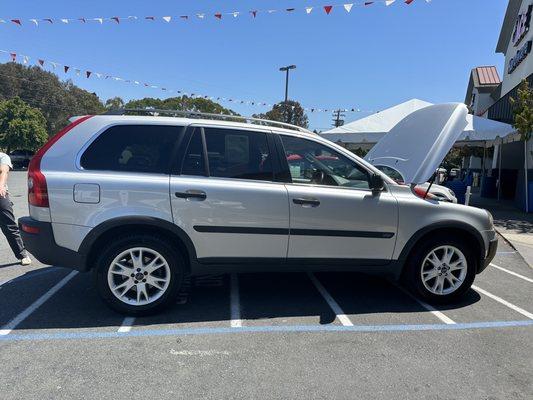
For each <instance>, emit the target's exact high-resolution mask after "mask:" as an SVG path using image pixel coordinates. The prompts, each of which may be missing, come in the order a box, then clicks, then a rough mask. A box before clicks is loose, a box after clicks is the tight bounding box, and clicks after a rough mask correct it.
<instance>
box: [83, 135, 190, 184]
mask: <svg viewBox="0 0 533 400" xmlns="http://www.w3.org/2000/svg"><path fill="white" fill-rule="evenodd" d="M181 131H182V130H181V128H180V127H176V126H163V125H119V126H113V127H111V128H109V129H108V130H106V131H105V132H103V133H102V134H101V135H100V136H99V137H98V138H97V139H96V140H95V141H94V142H93V143H91V145H90V146H89V148H88V149H87V150H86V151H85V153H83V155H82V157H81V161H80V163H81V166H82V168H84V169H87V170H99V171H119V172H147V173H158V174H163V173H167V172H168V165H169V161H170V157H171V153H172V150H173V148H174V144H175V143H176V141H177V139H178V137H179V135H180V134H181Z"/></svg>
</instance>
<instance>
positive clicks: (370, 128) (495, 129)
mask: <svg viewBox="0 0 533 400" xmlns="http://www.w3.org/2000/svg"><path fill="white" fill-rule="evenodd" d="M430 105H432V103H429V102H427V101H423V100H419V99H412V100H409V101H406V102H405V103H401V104H398V105H396V106H394V107H390V108H387V109H386V110H383V111H380V112H378V113H375V114H372V115H369V116H368V117H364V118H361V119H358V120H356V121H353V122H350V123H349V124H346V125H344V126H341V127H338V128H335V129H331V130H329V131H326V132H322V133H321V134H320V135H321V136H322V137H324V138H325V139H328V140H330V141H332V142H335V143H341V144H343V145H350V147H358V146H359V147H362V148H369V147H372V146H373V145H375V144H376V143H377V142H378V141H379V140H380V139H381V138H382V137H383V136H385V135H386V134H387V133H388V132H389V131H390V130H391V129H392V128H393V127H394V126H395V125H396V124H398V122H400V121H401V120H402V119H404V118H405V117H406V116H407V115H409V114H411V113H413V112H415V111H417V110H420V109H421V108H425V107H428V106H430ZM467 121H468V125H467V126H466V128H465V130H464V131H463V133H462V134H461V136H459V139H458V140H457V142H456V145H468V146H480V147H487V146H492V145H493V142H495V141H496V142H499V141H501V139H503V138H504V137H506V136H508V135H510V134H512V133H514V129H513V127H512V126H511V125H508V124H504V123H502V122H498V121H493V120H490V119H487V118H482V117H478V116H474V115H471V114H469V115H468V116H467Z"/></svg>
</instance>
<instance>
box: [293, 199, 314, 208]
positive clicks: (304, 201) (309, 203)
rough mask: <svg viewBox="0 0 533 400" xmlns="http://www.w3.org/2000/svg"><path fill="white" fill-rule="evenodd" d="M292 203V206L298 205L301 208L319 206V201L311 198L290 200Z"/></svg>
mask: <svg viewBox="0 0 533 400" xmlns="http://www.w3.org/2000/svg"><path fill="white" fill-rule="evenodd" d="M292 202H293V203H294V204H299V205H301V206H304V207H305V206H311V207H318V206H319V205H320V201H319V200H317V199H312V198H301V197H300V198H296V199H292Z"/></svg>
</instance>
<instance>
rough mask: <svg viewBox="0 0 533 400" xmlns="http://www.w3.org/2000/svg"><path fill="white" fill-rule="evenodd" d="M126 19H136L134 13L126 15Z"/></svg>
mask: <svg viewBox="0 0 533 400" xmlns="http://www.w3.org/2000/svg"><path fill="white" fill-rule="evenodd" d="M128 19H137V17H136V16H135V15H128Z"/></svg>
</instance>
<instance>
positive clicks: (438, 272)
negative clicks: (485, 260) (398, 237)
mask: <svg viewBox="0 0 533 400" xmlns="http://www.w3.org/2000/svg"><path fill="white" fill-rule="evenodd" d="M476 270H477V259H476V258H475V256H474V252H473V251H472V250H471V247H469V245H468V243H467V242H465V241H464V240H461V239H458V238H452V237H449V236H445V235H437V236H435V237H434V238H427V239H425V240H424V241H423V242H421V243H418V244H417V247H416V249H415V250H414V251H413V252H412V253H411V254H410V256H409V259H408V260H407V263H406V265H405V269H404V273H403V280H404V282H405V283H406V284H407V286H408V287H409V289H410V290H411V291H412V292H413V293H414V294H416V295H417V296H418V297H420V298H422V299H424V300H426V301H427V302H429V303H434V304H446V303H451V302H454V301H456V300H457V299H459V298H460V297H461V296H463V295H464V294H465V293H466V292H467V291H468V290H469V289H470V287H471V286H472V283H473V282H474V278H475V276H476Z"/></svg>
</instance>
